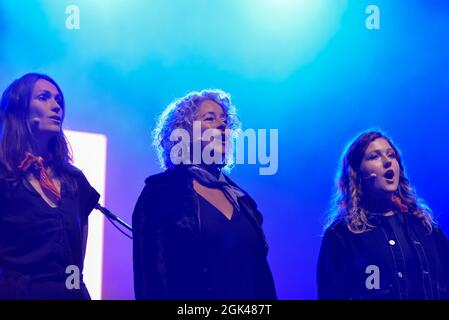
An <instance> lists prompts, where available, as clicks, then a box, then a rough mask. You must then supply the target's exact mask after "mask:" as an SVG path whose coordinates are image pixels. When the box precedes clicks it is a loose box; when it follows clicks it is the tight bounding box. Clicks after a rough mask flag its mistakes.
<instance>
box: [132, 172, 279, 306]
mask: <svg viewBox="0 0 449 320" xmlns="http://www.w3.org/2000/svg"><path fill="white" fill-rule="evenodd" d="M227 179H228V178H227ZM192 181H193V179H192V177H191V175H190V174H189V173H188V171H187V170H186V169H185V167H183V166H177V167H175V168H174V169H169V170H167V171H165V172H163V173H160V174H157V175H154V176H150V177H149V178H147V179H146V181H145V182H146V185H145V187H144V189H143V191H142V193H141V195H140V197H139V199H138V201H137V204H136V206H135V209H134V213H133V238H134V240H133V255H134V259H133V260H134V290H135V295H136V299H208V292H209V290H210V279H209V278H208V272H207V271H208V266H207V264H206V263H205V260H206V259H205V257H204V254H203V252H204V250H203V244H202V241H201V237H200V228H201V221H200V219H199V202H198V195H197V194H196V192H195V190H194V189H193V184H192ZM228 181H229V182H230V183H231V184H233V183H232V181H230V180H229V179H228ZM239 203H240V206H241V207H242V208H244V209H245V210H244V211H245V212H247V213H248V214H249V216H250V218H251V219H250V220H251V221H252V222H253V223H254V224H255V226H256V228H257V230H258V233H259V235H260V250H261V251H260V252H261V254H263V256H264V259H263V261H264V263H263V265H262V266H261V267H260V268H261V270H262V272H261V278H260V281H259V282H260V284H261V292H260V295H261V297H263V298H264V299H275V298H276V293H275V288H274V284H273V278H272V275H271V271H270V268H269V266H268V263H267V260H266V255H267V251H268V246H267V244H266V241H265V236H264V233H263V230H262V228H261V225H262V215H261V214H260V212H259V211H258V210H257V206H256V204H255V202H254V201H253V200H252V199H251V198H250V197H249V196H248V195H245V196H244V197H241V198H240V199H239ZM236 263H238V262H236Z"/></svg>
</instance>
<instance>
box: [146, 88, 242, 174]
mask: <svg viewBox="0 0 449 320" xmlns="http://www.w3.org/2000/svg"><path fill="white" fill-rule="evenodd" d="M206 100H211V101H214V102H216V103H217V104H218V105H220V106H221V107H222V109H223V112H224V113H225V115H226V119H227V124H226V129H232V135H231V141H234V140H235V139H236V137H237V135H238V133H239V131H240V128H241V126H240V121H239V119H238V117H237V111H236V107H235V106H234V105H233V104H232V102H231V96H230V95H229V94H228V93H226V92H224V91H222V90H219V89H209V90H202V91H192V92H190V93H188V94H187V95H185V96H184V97H181V98H178V99H175V100H174V101H173V102H171V103H170V104H169V105H168V106H167V107H166V108H165V110H164V111H163V112H162V113H161V115H160V116H159V119H158V121H157V125H156V128H155V129H154V130H153V146H154V147H155V148H156V152H157V155H158V158H159V162H160V165H161V168H162V169H168V168H173V167H174V166H175V164H174V163H173V162H172V161H171V159H170V152H171V150H172V148H173V147H174V146H175V145H176V144H177V143H178V142H177V141H172V140H170V135H171V134H172V132H173V131H174V130H175V129H185V130H186V131H187V132H189V133H190V135H192V133H193V122H194V121H195V119H196V118H197V116H198V109H199V106H200V105H201V103H202V102H203V101H206ZM232 145H233V144H232ZM231 147H232V146H231ZM231 153H232V150H231V151H230V152H227V157H226V160H225V166H224V167H223V170H224V171H227V172H229V171H230V170H231V169H232V167H233V164H234V162H233V158H232V157H231V156H230V154H231Z"/></svg>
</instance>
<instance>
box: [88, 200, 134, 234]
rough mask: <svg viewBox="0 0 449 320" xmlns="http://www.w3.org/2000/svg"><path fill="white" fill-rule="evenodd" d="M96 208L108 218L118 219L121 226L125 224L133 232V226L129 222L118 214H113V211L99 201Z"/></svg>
mask: <svg viewBox="0 0 449 320" xmlns="http://www.w3.org/2000/svg"><path fill="white" fill-rule="evenodd" d="M95 209H97V210H98V211H100V212H101V213H103V214H104V215H105V216H106V217H107V218H109V219H111V220H114V221H117V222H118V223H119V224H120V225H121V226H123V227H125V228H126V229H128V230H129V231H131V232H133V228H132V227H131V226H130V225H129V224H127V223H126V222H125V221H123V220H122V219H120V218H119V217H118V216H116V215H115V214H113V213H112V212H111V211H109V210H108V209H106V208H105V207H102V206H101V205H100V204H99V203H97V205H96V206H95Z"/></svg>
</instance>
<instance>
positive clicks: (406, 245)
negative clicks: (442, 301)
mask: <svg viewBox="0 0 449 320" xmlns="http://www.w3.org/2000/svg"><path fill="white" fill-rule="evenodd" d="M385 220H386V221H387V222H388V223H389V225H390V227H391V229H392V230H393V233H394V235H395V236H396V239H397V242H398V243H397V245H398V246H399V247H400V248H401V250H402V254H403V255H404V263H405V274H404V277H406V278H407V288H406V291H407V299H413V300H419V299H423V298H424V289H423V282H422V272H421V268H420V262H419V258H418V255H417V253H416V249H415V247H414V246H413V243H412V242H411V241H412V240H411V238H410V236H409V234H408V232H407V230H406V226H405V220H404V214H403V213H399V212H398V213H395V214H393V215H391V216H388V217H385Z"/></svg>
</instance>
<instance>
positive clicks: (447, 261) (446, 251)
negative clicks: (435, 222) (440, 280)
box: [437, 226, 449, 290]
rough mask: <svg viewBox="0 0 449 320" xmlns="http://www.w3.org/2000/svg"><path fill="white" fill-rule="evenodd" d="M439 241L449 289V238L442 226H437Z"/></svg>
mask: <svg viewBox="0 0 449 320" xmlns="http://www.w3.org/2000/svg"><path fill="white" fill-rule="evenodd" d="M437 241H438V248H439V253H440V259H441V263H442V267H443V268H442V269H443V270H445V274H444V278H445V280H446V288H447V289H448V290H449V240H448V238H447V236H446V234H445V233H444V231H443V229H442V228H441V226H437Z"/></svg>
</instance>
